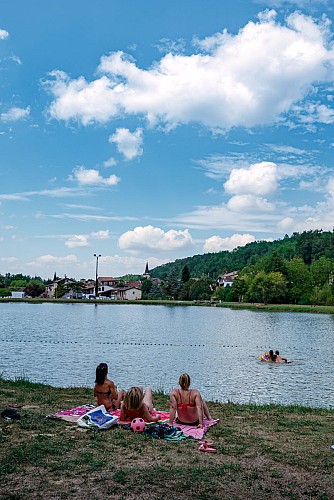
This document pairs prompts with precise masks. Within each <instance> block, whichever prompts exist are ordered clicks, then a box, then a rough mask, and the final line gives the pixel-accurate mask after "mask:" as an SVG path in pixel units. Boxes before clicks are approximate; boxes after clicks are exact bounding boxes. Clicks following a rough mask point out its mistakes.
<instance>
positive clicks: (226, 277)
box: [217, 271, 238, 288]
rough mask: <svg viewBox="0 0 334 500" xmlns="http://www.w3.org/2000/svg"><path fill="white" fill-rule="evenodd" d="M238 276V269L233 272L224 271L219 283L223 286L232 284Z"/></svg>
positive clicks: (218, 280)
mask: <svg viewBox="0 0 334 500" xmlns="http://www.w3.org/2000/svg"><path fill="white" fill-rule="evenodd" d="M237 276H238V271H232V272H231V273H224V274H222V275H220V276H219V278H218V279H217V285H218V286H221V287H223V288H225V287H227V286H232V285H233V281H234V280H235V278H236V277H237Z"/></svg>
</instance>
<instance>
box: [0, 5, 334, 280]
mask: <svg viewBox="0 0 334 500" xmlns="http://www.w3.org/2000/svg"><path fill="white" fill-rule="evenodd" d="M333 20H334V5H333V2H331V1H330V0H328V1H327V0H318V1H317V0H291V1H285V0H282V1H281V0H277V1H276V0H268V1H262V0H248V1H246V0H233V1H230V0H224V1H221V0H205V1H204V0H182V1H181V2H180V0H168V2H167V1H162V0H161V1H159V2H157V1H156V0H145V1H143V0H142V1H141V0H122V1H120V0H97V1H96V2H91V1H87V0H80V1H78V0H71V2H68V1H67V0H66V1H65V0H57V2H45V0H31V1H30V2H27V1H26V0H11V1H10V2H0V274H5V273H11V274H17V273H22V274H28V275H30V276H35V275H37V276H41V277H42V278H44V279H48V278H53V275H54V273H55V272H56V274H57V276H60V277H63V276H64V275H66V276H68V277H72V278H76V279H80V278H94V276H95V265H96V258H95V257H94V254H97V255H101V257H100V258H99V269H98V271H99V275H100V276H115V277H116V276H123V275H126V274H128V273H132V274H142V273H143V272H144V269H145V264H146V262H148V263H149V267H150V268H151V269H152V268H154V267H156V266H158V265H160V264H163V263H165V262H171V261H174V260H175V259H178V258H183V257H187V256H192V255H196V254H204V253H208V252H219V251H222V250H232V249H234V248H236V247H238V246H243V245H245V244H247V243H249V242H252V241H258V240H273V239H278V238H283V237H284V236H285V234H288V235H291V234H292V233H293V232H295V231H297V232H302V231H305V230H310V229H323V230H332V229H333V225H334V134H333V125H334V44H333V34H334V26H333V24H332V23H333Z"/></svg>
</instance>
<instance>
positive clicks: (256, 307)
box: [0, 298, 334, 314]
mask: <svg viewBox="0 0 334 500" xmlns="http://www.w3.org/2000/svg"><path fill="white" fill-rule="evenodd" d="M9 302H14V303H18V302H20V303H21V302H22V303H28V304H43V303H50V304H92V305H98V304H101V305H107V304H108V305H116V304H118V305H130V304H131V305H133V304H136V305H152V306H169V307H180V306H187V307H188V306H192V307H194V306H197V307H222V308H228V309H246V310H250V311H270V312H300V313H310V314H334V306H324V305H299V304H261V303H246V302H213V301H212V302H211V301H203V300H201V301H195V300H194V301H181V300H175V301H174V300H100V299H99V300H92V299H90V300H88V299H87V300H86V299H38V298H37V299H27V298H25V299H12V298H1V299H0V304H1V303H9Z"/></svg>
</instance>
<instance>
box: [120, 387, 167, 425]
mask: <svg viewBox="0 0 334 500" xmlns="http://www.w3.org/2000/svg"><path fill="white" fill-rule="evenodd" d="M152 410H153V401H152V389H151V387H147V388H146V389H145V393H144V392H143V388H142V387H141V386H138V387H130V389H129V390H128V391H127V392H126V393H125V396H124V400H123V401H122V404H121V415H120V420H121V421H122V420H126V419H128V418H129V419H131V420H133V419H134V418H142V419H143V420H146V422H158V420H159V419H160V415H159V414H157V415H156V416H154V417H153V415H151V412H152Z"/></svg>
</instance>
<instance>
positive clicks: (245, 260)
mask: <svg viewBox="0 0 334 500" xmlns="http://www.w3.org/2000/svg"><path fill="white" fill-rule="evenodd" d="M272 254H278V255H279V256H280V257H281V258H282V259H284V260H286V261H291V260H292V259H295V258H300V259H302V260H303V261H304V263H305V264H306V265H307V266H310V265H311V264H312V262H314V261H316V260H318V259H319V258H320V257H326V258H329V259H334V232H330V231H322V230H315V231H304V232H303V233H293V234H292V236H288V235H285V237H284V238H283V239H280V240H275V241H255V242H253V243H248V244H247V245H245V246H244V247H238V248H236V249H234V250H233V251H223V252H217V253H207V254H204V255H194V256H193V257H186V258H184V259H177V260H176V261H175V262H169V263H168V264H164V265H162V266H158V267H156V268H154V269H152V270H151V276H152V277H154V278H160V279H162V280H164V279H166V278H167V277H168V276H169V275H171V274H174V275H175V274H176V275H177V276H178V277H179V278H181V276H182V270H183V268H184V267H185V266H187V267H188V269H189V271H190V275H191V277H192V278H203V277H210V278H212V279H217V278H218V276H219V275H220V274H222V273H225V272H230V271H239V272H241V271H242V270H243V268H245V267H247V266H254V265H256V264H257V263H258V262H259V261H260V260H262V259H263V258H266V257H267V258H269V257H270V256H271V255H272Z"/></svg>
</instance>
